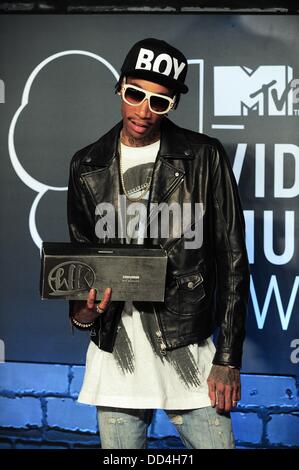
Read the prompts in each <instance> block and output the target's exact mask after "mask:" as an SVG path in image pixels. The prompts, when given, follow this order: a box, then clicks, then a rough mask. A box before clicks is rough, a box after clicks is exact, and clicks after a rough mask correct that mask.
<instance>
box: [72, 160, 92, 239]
mask: <svg viewBox="0 0 299 470" xmlns="http://www.w3.org/2000/svg"><path fill="white" fill-rule="evenodd" d="M79 170H80V154H79V153H77V154H75V155H74V157H73V158H72V161H71V165H70V175H69V184H68V193H67V217H68V228H69V235H70V240H71V242H72V243H97V239H96V235H95V219H94V216H95V212H94V208H93V207H91V206H90V203H89V201H88V199H87V190H86V189H85V188H84V183H83V180H82V179H81V177H80V171H79Z"/></svg>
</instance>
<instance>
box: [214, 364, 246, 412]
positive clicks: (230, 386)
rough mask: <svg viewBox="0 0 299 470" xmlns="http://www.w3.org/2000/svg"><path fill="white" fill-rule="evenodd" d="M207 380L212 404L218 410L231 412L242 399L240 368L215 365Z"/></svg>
mask: <svg viewBox="0 0 299 470" xmlns="http://www.w3.org/2000/svg"><path fill="white" fill-rule="evenodd" d="M207 382H208V387H209V397H210V400H211V405H212V406H213V407H215V406H216V408H217V411H218V412H220V413H222V412H223V411H225V412H229V411H230V410H231V409H232V408H233V407H235V406H236V405H237V403H238V401H239V400H240V399H241V382H240V371H239V369H235V368H231V367H228V366H220V365H213V366H212V369H211V372H210V375H209V377H208V379H207Z"/></svg>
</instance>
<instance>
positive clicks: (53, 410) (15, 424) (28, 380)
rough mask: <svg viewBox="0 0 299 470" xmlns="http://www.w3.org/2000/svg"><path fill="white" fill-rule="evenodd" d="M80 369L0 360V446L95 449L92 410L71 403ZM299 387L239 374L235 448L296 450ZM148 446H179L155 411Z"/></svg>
mask: <svg viewBox="0 0 299 470" xmlns="http://www.w3.org/2000/svg"><path fill="white" fill-rule="evenodd" d="M83 374H84V367H82V366H68V365H59V364H25V363H12V362H10V363H0V448H3V449H4V448H19V449H26V448H30V449H35V448H36V449H38V448H44V449H48V448H61V449H65V448H98V447H99V446H100V439H99V435H98V424H97V419H96V409H95V407H92V406H87V405H81V404H79V403H78V402H77V397H78V394H79V391H80V387H81V383H82V380H83ZM298 392H299V388H297V387H296V381H295V379H294V378H293V377H282V376H269V375H245V374H243V375H242V400H241V401H240V403H239V405H238V408H237V409H236V411H234V412H233V413H232V420H233V429H234V434H235V439H236V444H237V447H240V448H271V447H273V448H277V447H278V448H290V447H295V448H299V398H298V395H299V393H298ZM148 438H149V447H150V448H167V449H171V448H184V446H183V444H182V442H181V440H180V439H179V436H178V433H177V430H176V428H175V427H174V425H173V424H172V423H171V422H170V421H169V420H168V418H167V416H166V414H165V412H164V411H163V410H157V411H156V413H155V415H154V418H153V421H152V423H151V426H150V427H149V430H148Z"/></svg>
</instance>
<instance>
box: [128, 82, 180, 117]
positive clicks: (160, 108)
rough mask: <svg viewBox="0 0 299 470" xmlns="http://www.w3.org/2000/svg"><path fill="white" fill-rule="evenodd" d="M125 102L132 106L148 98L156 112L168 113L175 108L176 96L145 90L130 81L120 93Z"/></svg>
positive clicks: (153, 110)
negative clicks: (171, 96)
mask: <svg viewBox="0 0 299 470" xmlns="http://www.w3.org/2000/svg"><path fill="white" fill-rule="evenodd" d="M119 94H121V96H122V99H123V100H124V101H125V103H127V104H129V105H131V106H139V105H140V104H142V103H143V102H144V101H145V100H147V102H148V105H149V109H150V110H151V112H152V113H155V114H166V113H168V111H169V110H170V109H171V108H173V106H174V103H175V98H176V97H175V96H174V97H173V98H170V96H165V95H159V94H158V93H152V92H151V91H147V90H143V88H139V87H138V86H135V85H130V84H129V83H126V84H123V85H122V86H121V90H120V93H119Z"/></svg>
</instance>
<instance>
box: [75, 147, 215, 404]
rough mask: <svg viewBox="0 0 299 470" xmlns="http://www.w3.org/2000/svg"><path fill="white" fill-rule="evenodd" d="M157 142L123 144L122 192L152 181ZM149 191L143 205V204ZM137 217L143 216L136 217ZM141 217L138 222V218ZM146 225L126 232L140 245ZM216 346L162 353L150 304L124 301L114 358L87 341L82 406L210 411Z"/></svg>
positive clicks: (194, 346) (205, 343)
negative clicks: (123, 188) (209, 384)
mask: <svg viewBox="0 0 299 470" xmlns="http://www.w3.org/2000/svg"><path fill="white" fill-rule="evenodd" d="M159 144H160V143H159V141H158V142H155V143H154V144H151V145H147V146H145V147H127V146H125V145H123V144H121V154H122V169H123V172H124V173H123V177H124V185H125V188H126V192H127V193H128V194H129V195H130V196H132V197H134V198H135V197H137V196H138V195H139V194H141V192H142V191H143V190H144V187H145V184H146V181H149V178H150V177H151V173H152V169H153V165H154V162H155V159H156V156H157V153H158V150H159ZM148 194H149V193H148V192H147V193H146V194H145V195H144V198H143V203H144V204H147V200H148ZM140 214H141V213H140ZM140 218H142V217H140ZM145 222H146V220H139V223H138V224H137V226H136V229H135V230H132V226H131V230H130V231H129V233H128V238H130V237H131V238H132V237H133V238H134V237H135V241H134V243H142V239H143V233H144V228H145ZM214 354H215V346H214V343H213V341H212V339H211V338H208V339H207V340H205V341H203V342H202V343H201V344H199V345H198V344H191V345H189V346H184V347H181V348H177V349H174V350H171V351H166V354H163V351H161V332H160V329H159V325H158V322H157V318H156V315H155V313H154V311H153V309H152V305H151V304H150V303H146V302H142V303H140V302H134V303H132V302H126V303H125V306H124V310H123V312H122V316H121V321H120V324H119V326H118V332H117V336H116V341H115V345H114V349H113V352H112V353H108V352H105V351H103V350H101V349H99V348H98V347H97V346H96V345H95V344H94V342H93V341H91V342H90V344H89V347H88V351H87V357H86V369H85V376H84V381H83V385H82V388H81V392H80V395H79V398H78V401H79V402H80V403H86V404H90V405H101V406H111V407H119V408H139V409H147V408H153V409H156V408H161V409H173V410H175V409H192V408H202V407H205V406H210V399H209V397H208V386H207V382H206V380H207V377H208V375H209V372H210V369H211V366H212V359H213V357H214Z"/></svg>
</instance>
